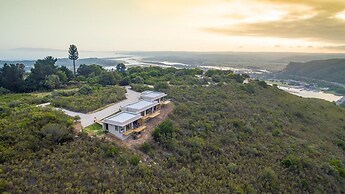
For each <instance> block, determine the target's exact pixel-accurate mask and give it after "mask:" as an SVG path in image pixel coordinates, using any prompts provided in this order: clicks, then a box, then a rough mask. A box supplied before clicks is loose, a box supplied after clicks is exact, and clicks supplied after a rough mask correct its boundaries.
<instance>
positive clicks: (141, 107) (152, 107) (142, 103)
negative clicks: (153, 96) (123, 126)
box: [120, 100, 160, 122]
mask: <svg viewBox="0 0 345 194" xmlns="http://www.w3.org/2000/svg"><path fill="white" fill-rule="evenodd" d="M120 110H121V111H125V112H130V113H133V114H138V115H141V116H142V118H141V120H142V121H143V122H145V121H146V120H148V119H151V118H154V117H156V116H158V115H159V114H160V106H159V103H158V102H157V101H149V100H139V101H138V102H135V103H133V104H129V105H127V106H124V107H121V108H120Z"/></svg>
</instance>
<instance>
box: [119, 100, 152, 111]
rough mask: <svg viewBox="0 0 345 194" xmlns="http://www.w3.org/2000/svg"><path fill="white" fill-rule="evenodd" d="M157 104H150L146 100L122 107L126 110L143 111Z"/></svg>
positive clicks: (150, 102)
mask: <svg viewBox="0 0 345 194" xmlns="http://www.w3.org/2000/svg"><path fill="white" fill-rule="evenodd" d="M157 104H158V103H157V102H152V101H148V100H140V101H138V102H135V103H133V104H129V105H127V106H124V108H125V109H126V110H133V109H134V110H145V109H147V108H151V107H153V106H155V105H157Z"/></svg>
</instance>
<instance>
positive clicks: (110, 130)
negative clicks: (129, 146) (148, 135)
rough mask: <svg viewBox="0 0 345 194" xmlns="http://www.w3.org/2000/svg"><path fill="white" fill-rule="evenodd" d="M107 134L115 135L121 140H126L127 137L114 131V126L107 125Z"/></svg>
mask: <svg viewBox="0 0 345 194" xmlns="http://www.w3.org/2000/svg"><path fill="white" fill-rule="evenodd" d="M103 129H105V124H103ZM108 129H109V130H108V132H109V133H111V134H113V135H115V136H116V137H117V138H119V139H121V140H125V139H127V138H128V137H129V136H125V135H123V134H122V133H120V132H118V131H116V130H115V125H111V124H108Z"/></svg>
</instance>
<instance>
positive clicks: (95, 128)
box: [84, 123, 104, 136]
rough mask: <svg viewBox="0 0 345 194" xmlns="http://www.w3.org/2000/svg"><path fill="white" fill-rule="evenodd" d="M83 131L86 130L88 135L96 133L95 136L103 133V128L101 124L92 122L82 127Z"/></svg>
mask: <svg viewBox="0 0 345 194" xmlns="http://www.w3.org/2000/svg"><path fill="white" fill-rule="evenodd" d="M84 132H86V133H88V134H90V135H96V136H99V135H103V134H104V130H103V128H102V126H101V125H100V124H98V123H94V124H92V125H90V126H88V127H86V128H85V129H84Z"/></svg>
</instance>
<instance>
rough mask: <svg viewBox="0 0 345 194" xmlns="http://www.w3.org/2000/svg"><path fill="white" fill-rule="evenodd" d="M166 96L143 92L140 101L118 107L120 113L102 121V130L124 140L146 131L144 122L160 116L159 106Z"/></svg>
mask: <svg viewBox="0 0 345 194" xmlns="http://www.w3.org/2000/svg"><path fill="white" fill-rule="evenodd" d="M166 96H167V95H166V94H164V93H161V92H153V91H145V92H143V93H142V94H141V96H140V100H139V101H137V102H135V103H132V104H128V105H126V106H123V107H120V110H121V112H120V113H117V114H116V115H114V116H111V117H109V118H106V119H104V120H103V129H104V130H106V131H108V132H109V133H111V134H113V135H115V136H116V137H118V138H119V139H121V140H125V139H127V138H128V137H130V136H131V135H133V134H140V133H141V132H142V131H143V130H145V129H146V126H145V122H146V121H148V120H150V119H152V118H155V117H157V116H158V115H160V109H161V105H162V104H164V103H166V100H165V97H166Z"/></svg>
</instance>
